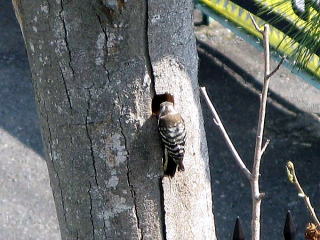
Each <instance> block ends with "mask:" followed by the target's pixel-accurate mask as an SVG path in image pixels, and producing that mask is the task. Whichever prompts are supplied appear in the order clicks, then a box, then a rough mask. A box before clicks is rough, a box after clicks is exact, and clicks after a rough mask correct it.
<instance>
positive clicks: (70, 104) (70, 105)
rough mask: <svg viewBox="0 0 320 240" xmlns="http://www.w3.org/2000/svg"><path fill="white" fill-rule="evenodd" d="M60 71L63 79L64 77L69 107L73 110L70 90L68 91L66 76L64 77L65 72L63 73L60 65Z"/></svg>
mask: <svg viewBox="0 0 320 240" xmlns="http://www.w3.org/2000/svg"><path fill="white" fill-rule="evenodd" d="M59 69H60V73H61V77H62V82H63V86H64V89H65V92H66V96H67V99H68V103H69V107H70V109H71V110H72V103H71V99H70V93H69V90H68V87H67V83H66V79H65V78H64V75H63V72H62V69H61V67H60V65H59Z"/></svg>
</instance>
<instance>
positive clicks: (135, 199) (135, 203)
mask: <svg viewBox="0 0 320 240" xmlns="http://www.w3.org/2000/svg"><path fill="white" fill-rule="evenodd" d="M118 100H119V103H120V102H121V101H120V98H119V96H118ZM122 114H123V106H121V109H120V117H119V119H118V121H119V126H120V132H121V135H122V137H123V141H124V147H125V149H126V152H127V156H126V158H127V161H126V170H127V184H128V187H129V189H130V192H131V197H132V200H133V205H134V206H133V207H134V214H135V217H136V220H137V229H138V230H139V232H140V240H143V239H144V237H143V230H142V228H141V226H140V219H139V215H138V206H137V197H136V191H135V189H134V186H133V184H132V182H131V178H130V172H131V169H130V164H129V156H130V153H129V148H128V141H127V137H126V135H125V133H124V129H123V126H122V123H121V115H122Z"/></svg>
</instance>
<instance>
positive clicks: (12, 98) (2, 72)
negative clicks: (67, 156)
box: [0, 1, 43, 155]
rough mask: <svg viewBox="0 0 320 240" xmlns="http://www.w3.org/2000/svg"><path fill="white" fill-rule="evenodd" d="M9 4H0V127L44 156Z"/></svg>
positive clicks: (23, 53) (19, 38)
mask: <svg viewBox="0 0 320 240" xmlns="http://www.w3.org/2000/svg"><path fill="white" fill-rule="evenodd" d="M11 4H12V3H11V1H1V2H0V10H1V14H0V29H1V36H0V103H1V104H0V116H1V117H0V128H2V129H4V130H5V131H7V132H9V133H10V134H11V135H12V136H14V137H15V138H17V139H18V140H19V141H20V142H22V143H23V144H25V145H26V146H27V147H29V148H31V149H33V150H34V151H36V152H37V153H38V154H41V155H43V150H42V142H41V135H40V128H39V120H38V115H37V113H36V105H35V100H34V95H33V88H32V83H31V73H30V70H29V66H28V59H27V55H26V51H25V47H24V42H23V38H22V34H21V32H20V28H19V25H18V22H17V20H16V17H15V14H14V12H13V9H12V6H11Z"/></svg>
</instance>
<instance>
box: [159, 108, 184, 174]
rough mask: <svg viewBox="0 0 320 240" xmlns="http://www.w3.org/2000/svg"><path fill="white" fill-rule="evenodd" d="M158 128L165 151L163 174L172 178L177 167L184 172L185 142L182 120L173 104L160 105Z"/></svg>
mask: <svg viewBox="0 0 320 240" xmlns="http://www.w3.org/2000/svg"><path fill="white" fill-rule="evenodd" d="M158 127H159V132H160V135H161V139H162V142H163V145H164V150H165V161H164V172H165V174H166V175H169V176H171V177H173V176H174V174H175V172H176V168H177V166H178V170H179V171H184V165H183V157H184V153H185V140H186V129H185V124H184V120H183V118H182V117H181V115H180V114H179V113H178V112H177V111H176V110H175V109H174V107H173V103H171V102H163V103H161V105H160V114H159V119H158Z"/></svg>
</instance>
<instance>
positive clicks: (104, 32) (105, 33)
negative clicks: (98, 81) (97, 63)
mask: <svg viewBox="0 0 320 240" xmlns="http://www.w3.org/2000/svg"><path fill="white" fill-rule="evenodd" d="M96 15H97V18H98V21H99V24H100V28H101V31H102V32H103V34H104V38H105V51H106V52H105V54H106V55H105V57H104V58H105V59H104V62H103V65H102V66H103V69H104V71H105V72H106V73H107V79H108V82H109V83H110V73H109V70H108V69H107V67H106V58H107V56H108V34H107V32H106V29H105V28H104V27H103V24H102V21H101V18H100V16H99V14H96Z"/></svg>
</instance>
